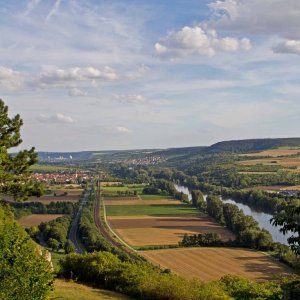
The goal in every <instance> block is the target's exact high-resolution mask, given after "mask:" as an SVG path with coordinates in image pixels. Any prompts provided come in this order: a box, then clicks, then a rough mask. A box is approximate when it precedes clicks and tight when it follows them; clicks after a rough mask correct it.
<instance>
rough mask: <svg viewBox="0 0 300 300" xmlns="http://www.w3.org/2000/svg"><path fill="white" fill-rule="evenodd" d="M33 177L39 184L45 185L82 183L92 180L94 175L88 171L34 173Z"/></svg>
mask: <svg viewBox="0 0 300 300" xmlns="http://www.w3.org/2000/svg"><path fill="white" fill-rule="evenodd" d="M32 177H33V179H34V180H36V181H38V182H44V183H49V184H50V183H58V184H68V183H74V184H75V183H82V182H86V181H88V180H90V179H92V175H91V174H90V173H89V172H87V171H74V172H65V171H60V172H43V173H39V172H36V173H33V174H32Z"/></svg>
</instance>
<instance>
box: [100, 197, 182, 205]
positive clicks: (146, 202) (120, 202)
mask: <svg viewBox="0 0 300 300" xmlns="http://www.w3.org/2000/svg"><path fill="white" fill-rule="evenodd" d="M152 204H153V205H159V204H180V201H179V200H174V199H170V200H169V199H161V200H136V199H134V200H123V199H110V200H107V199H106V198H105V205H152Z"/></svg>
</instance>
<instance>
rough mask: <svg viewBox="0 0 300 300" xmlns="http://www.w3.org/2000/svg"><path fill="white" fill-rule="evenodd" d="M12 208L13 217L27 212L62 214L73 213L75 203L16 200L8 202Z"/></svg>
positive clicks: (18, 216)
mask: <svg viewBox="0 0 300 300" xmlns="http://www.w3.org/2000/svg"><path fill="white" fill-rule="evenodd" d="M10 206H11V207H13V209H14V214H15V218H16V219H19V218H20V217H22V216H24V215H28V214H63V215H73V213H74V211H75V210H76V207H77V204H76V203H71V202H51V203H49V204H47V205H45V204H43V203H40V202H28V203H26V202H16V203H10Z"/></svg>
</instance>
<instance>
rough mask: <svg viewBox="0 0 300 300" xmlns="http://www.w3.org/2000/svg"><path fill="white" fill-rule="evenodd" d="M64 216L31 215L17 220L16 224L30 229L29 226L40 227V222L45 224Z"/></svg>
mask: <svg viewBox="0 0 300 300" xmlns="http://www.w3.org/2000/svg"><path fill="white" fill-rule="evenodd" d="M62 216H64V215H58V214H44V215H42V214H32V215H29V216H26V217H23V218H21V219H19V220H18V223H19V224H20V225H22V226H24V227H30V226H37V225H40V224H41V223H42V222H44V223H46V222H49V221H52V220H55V219H57V218H59V217H62Z"/></svg>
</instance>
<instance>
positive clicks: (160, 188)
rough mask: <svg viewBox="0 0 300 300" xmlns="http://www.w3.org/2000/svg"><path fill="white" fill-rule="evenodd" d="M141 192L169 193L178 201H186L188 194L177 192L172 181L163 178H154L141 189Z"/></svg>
mask: <svg viewBox="0 0 300 300" xmlns="http://www.w3.org/2000/svg"><path fill="white" fill-rule="evenodd" d="M143 194H154V195H169V196H172V197H174V198H175V199H178V200H180V201H188V195H186V194H184V193H183V192H178V191H177V190H176V188H175V186H174V183H173V182H170V181H168V180H165V179H157V180H154V181H153V182H152V183H151V184H150V186H147V187H145V188H144V189H143Z"/></svg>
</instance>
